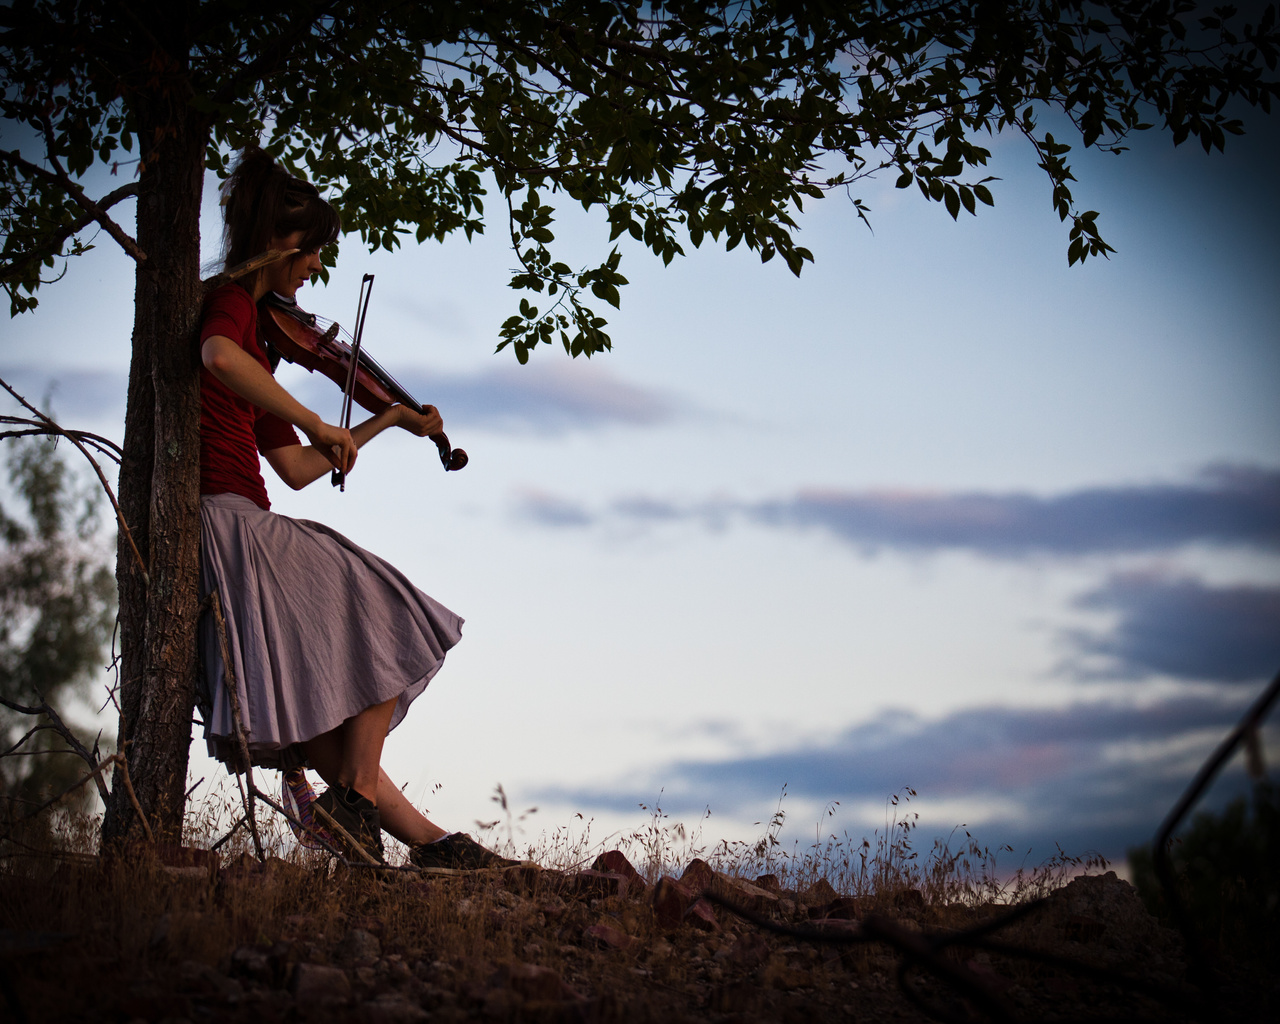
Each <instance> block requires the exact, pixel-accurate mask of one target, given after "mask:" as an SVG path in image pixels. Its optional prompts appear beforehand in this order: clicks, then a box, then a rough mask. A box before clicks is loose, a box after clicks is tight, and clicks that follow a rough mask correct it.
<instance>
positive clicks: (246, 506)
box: [200, 149, 513, 868]
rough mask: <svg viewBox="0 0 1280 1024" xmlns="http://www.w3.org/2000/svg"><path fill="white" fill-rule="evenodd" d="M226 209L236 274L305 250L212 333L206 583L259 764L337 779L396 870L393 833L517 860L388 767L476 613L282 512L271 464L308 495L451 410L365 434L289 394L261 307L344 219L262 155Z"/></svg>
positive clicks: (428, 853) (220, 692)
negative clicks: (453, 820)
mask: <svg viewBox="0 0 1280 1024" xmlns="http://www.w3.org/2000/svg"><path fill="white" fill-rule="evenodd" d="M224 209H225V212H224V218H225V262H226V266H227V267H233V266H236V265H237V264H239V263H242V262H244V261H245V260H247V259H249V258H251V257H253V256H255V255H257V254H259V253H262V252H265V251H267V250H269V249H277V250H287V249H296V250H298V252H297V254H296V255H294V256H292V257H291V258H286V259H283V260H279V261H277V262H276V263H274V264H271V265H269V266H267V267H265V268H264V269H262V270H259V271H257V272H256V273H254V274H251V275H247V276H245V277H243V278H241V279H240V280H238V281H235V282H233V283H231V284H227V285H224V286H223V287H221V288H219V289H217V290H216V291H214V292H213V293H211V294H210V296H209V298H208V300H207V301H206V304H205V308H204V314H203V320H202V323H201V328H200V355H201V359H202V361H203V364H204V369H203V371H202V373H201V412H200V432H201V438H200V491H201V499H200V505H201V590H202V592H203V593H208V592H209V591H211V590H213V589H215V588H216V589H217V591H218V594H219V599H220V601H221V604H222V608H223V610H224V615H225V619H226V628H227V634H228V641H229V649H230V660H231V662H232V665H231V666H230V667H231V669H232V673H231V676H230V677H229V678H234V681H235V686H236V687H237V690H238V696H239V704H240V714H241V717H242V720H243V722H244V726H245V731H246V734H247V740H248V745H249V756H250V760H251V761H252V762H253V763H254V764H257V765H262V766H266V767H276V768H280V769H281V770H288V769H293V768H297V767H299V766H301V765H309V766H310V767H312V768H314V769H315V770H316V772H318V773H319V775H320V776H321V778H323V779H324V780H325V782H327V783H328V785H329V788H328V790H326V791H325V792H324V793H323V794H321V795H320V797H319V798H318V799H317V800H316V801H315V805H314V807H315V809H316V810H317V811H318V812H319V814H318V817H319V818H320V819H321V822H328V823H330V824H336V825H338V826H340V827H341V829H342V830H344V831H345V832H346V833H347V834H348V835H349V836H351V837H352V838H353V839H354V840H355V841H356V842H357V843H359V845H360V846H361V847H362V851H353V852H357V853H359V852H363V853H366V854H369V855H371V856H372V857H373V858H374V859H376V860H381V859H382V838H381V830H382V829H386V831H387V832H389V833H390V834H391V835H393V836H395V837H396V838H397V839H399V840H401V841H402V842H404V843H406V844H407V845H408V846H409V848H410V858H411V860H412V862H413V863H415V864H417V865H418V866H420V867H448V868H478V867H491V866H500V865H502V864H509V863H513V862H511V861H505V860H503V859H501V858H499V857H497V856H496V855H495V854H493V853H491V852H489V851H488V850H486V849H484V848H483V847H482V846H480V845H479V844H477V843H475V842H474V841H473V840H472V839H471V838H470V837H469V836H466V835H464V834H462V833H448V832H446V831H445V830H444V829H442V828H440V827H438V826H437V825H435V824H433V823H432V822H431V821H429V820H428V819H427V818H426V817H425V816H424V815H422V814H421V813H420V812H419V811H418V810H417V809H416V808H415V807H414V806H413V805H412V804H411V803H410V802H409V801H408V800H407V799H406V798H405V796H404V795H403V794H402V793H401V791H400V790H399V789H398V788H397V787H396V786H395V784H394V783H392V782H391V780H390V779H389V778H388V777H387V775H386V773H385V772H384V771H383V770H382V768H381V757H382V746H383V742H384V740H385V739H386V736H387V733H388V732H389V731H390V730H391V729H392V728H394V727H395V726H396V725H398V724H399V723H400V721H401V720H402V719H403V718H404V715H405V712H406V711H407V710H408V707H409V704H410V703H411V702H412V701H413V700H414V699H415V698H416V697H417V696H418V695H419V694H421V693H422V692H423V690H425V689H426V687H427V684H428V683H429V682H430V681H431V679H432V677H433V676H434V675H435V674H436V672H437V671H438V670H439V669H440V666H441V664H442V663H443V660H444V656H445V654H446V652H447V651H448V650H449V649H450V648H451V647H453V646H454V644H456V643H457V642H458V640H459V639H460V638H461V627H462V619H461V618H459V617H458V616H457V615H455V614H454V613H453V612H451V611H449V609H447V608H445V607H444V606H443V605H441V604H439V603H438V602H437V601H435V600H433V599H432V598H430V597H428V596H427V595H426V594H424V593H422V591H420V590H418V589H417V588H416V587H415V586H414V585H413V584H412V583H410V582H409V580H408V579H406V578H405V577H404V576H403V575H402V574H401V573H400V572H399V571H398V570H396V569H395V568H394V567H393V566H391V565H390V564H388V563H387V562H385V561H383V560H382V559H381V558H378V557H377V556H376V555H373V554H370V553H369V552H367V551H365V550H363V549H362V548H360V547H358V546H356V545H355V544H354V543H352V542H351V541H350V540H348V539H347V538H346V537H343V536H342V535H341V534H338V533H336V532H334V531H332V530H330V529H328V528H327V527H324V526H322V525H320V524H318V523H313V522H308V521H305V520H295V519H289V518H287V517H285V516H280V515H276V514H274V513H272V512H271V511H270V501H269V500H268V499H267V492H266V486H265V484H264V482H263V478H262V474H261V470H260V462H259V455H261V457H262V458H263V459H265V460H266V462H267V464H268V465H269V466H271V468H272V469H273V470H274V471H275V473H276V475H277V476H279V477H280V479H281V480H283V481H284V482H285V483H286V484H288V485H289V486H290V487H292V488H294V489H295V490H296V489H300V488H302V487H306V486H307V485H308V484H310V483H313V482H314V481H315V480H317V479H319V478H320V477H322V476H325V475H327V474H328V473H329V472H330V470H331V469H338V470H339V471H341V472H343V473H346V472H350V470H351V469H352V467H353V466H354V465H355V462H356V455H357V452H358V450H359V449H360V447H361V446H362V445H364V444H366V443H368V442H369V441H371V440H372V439H373V438H374V437H376V436H377V435H378V434H380V433H381V432H382V431H384V430H386V429H387V428H388V427H393V426H394V427H402V428H403V429H405V430H408V431H409V432H411V433H413V434H416V435H418V436H422V437H425V436H428V435H431V434H439V433H440V432H441V430H442V423H441V420H440V415H439V413H438V412H437V411H436V410H435V409H434V408H432V407H431V406H424V407H422V411H421V412H418V411H415V410H413V409H410V408H408V407H407V406H405V405H400V404H396V405H391V406H389V407H388V408H386V409H385V410H384V411H383V412H381V413H379V414H378V415H375V416H373V417H371V418H370V419H367V420H365V421H364V422H363V423H360V424H359V425H357V426H355V427H352V428H351V429H350V430H348V429H345V428H343V427H340V426H336V425H334V424H332V423H327V422H325V421H324V420H323V419H322V418H321V417H320V416H318V415H317V414H316V413H314V412H312V411H311V410H310V409H308V408H306V407H305V406H304V405H302V404H301V403H300V402H298V401H297V400H296V399H295V398H294V397H293V396H292V395H290V394H289V392H288V391H286V390H285V389H284V388H283V387H281V386H280V384H278V383H277V382H276V379H275V377H274V376H273V367H272V365H271V363H270V361H269V360H268V358H267V355H266V352H265V349H264V347H263V344H262V338H261V336H260V334H259V329H258V323H259V311H258V305H257V304H258V303H259V301H260V300H262V299H263V297H264V296H266V295H268V294H270V293H272V292H274V293H276V294H278V295H279V296H281V297H282V298H284V299H286V300H291V299H293V297H294V295H295V293H296V292H297V291H298V289H299V288H300V287H301V286H302V285H304V284H306V282H307V281H308V280H309V279H310V278H311V277H312V275H314V274H315V273H317V272H318V271H319V270H320V258H319V253H320V249H321V248H322V247H323V246H325V245H331V244H333V243H334V242H335V241H336V239H337V237H338V233H339V228H340V225H339V222H338V216H337V213H336V211H334V209H333V208H332V207H331V206H330V205H329V204H328V203H326V202H325V201H324V200H323V199H322V198H321V197H320V194H319V192H318V191H317V190H316V188H315V187H314V186H313V185H311V184H309V183H308V182H305V181H303V180H301V179H299V178H295V177H293V176H291V175H290V174H288V173H287V172H286V171H285V170H284V169H283V168H281V167H279V166H278V165H277V164H276V163H275V161H274V160H272V158H271V157H270V156H268V155H267V154H266V153H264V152H263V151H261V150H258V149H250V150H247V151H246V152H245V153H244V154H243V156H242V158H241V160H240V162H239V164H238V166H237V167H236V169H235V171H234V172H233V174H232V176H231V178H230V179H229V180H228V181H227V183H226V185H225V186H224ZM297 431H301V432H302V433H303V434H304V435H305V436H306V439H307V440H308V441H309V442H310V444H308V445H304V444H302V442H301V440H300V439H299V437H298V434H297ZM209 620H210V617H209V616H206V621H205V622H204V623H203V624H202V630H201V646H202V651H203V660H204V666H205V689H206V691H207V692H206V693H205V694H204V695H203V697H202V701H201V703H202V709H203V711H204V719H205V723H206V724H205V735H206V740H207V741H208V744H209V749H210V753H211V754H212V755H214V756H215V757H217V758H218V759H219V760H222V761H224V762H226V763H227V764H228V765H234V764H235V763H236V761H238V760H239V756H238V753H237V751H236V747H235V744H234V743H233V742H232V736H233V726H232V722H231V714H232V711H231V704H230V701H229V697H228V694H227V690H226V687H225V686H223V685H222V680H223V678H224V665H223V661H222V654H221V647H220V643H219V639H218V636H217V634H216V631H215V629H216V627H215V626H214V625H213V623H212V622H211V621H209ZM339 834H340V833H339Z"/></svg>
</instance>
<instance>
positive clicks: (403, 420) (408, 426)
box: [395, 405, 444, 437]
mask: <svg viewBox="0 0 1280 1024" xmlns="http://www.w3.org/2000/svg"><path fill="white" fill-rule="evenodd" d="M395 409H396V411H397V419H396V426H398V427H403V428H404V429H405V430H407V431H409V433H411V434H417V435H418V437H428V436H430V435H431V434H441V433H443V432H444V420H442V419H441V418H440V413H439V412H437V411H436V407H435V406H434V405H424V406H423V407H422V412H420V413H419V412H414V411H413V410H412V409H410V408H409V407H408V406H407V405H397V406H395Z"/></svg>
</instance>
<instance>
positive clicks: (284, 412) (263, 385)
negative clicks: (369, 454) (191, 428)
mask: <svg viewBox="0 0 1280 1024" xmlns="http://www.w3.org/2000/svg"><path fill="white" fill-rule="evenodd" d="M200 359H201V361H202V362H203V363H204V366H205V369H207V370H208V371H209V372H210V373H211V374H213V375H214V376H215V377H216V378H217V379H218V380H220V381H221V382H222V383H223V384H225V385H226V386H227V387H229V388H230V389H231V390H232V391H234V392H235V393H236V394H237V395H239V396H240V397H241V398H243V399H245V401H248V402H252V403H253V404H254V405H256V406H258V407H259V408H260V409H265V410H266V411H267V412H270V413H274V414H275V415H276V416H279V417H280V418H281V419H282V420H285V421H287V422H289V423H292V424H293V425H294V426H295V427H297V428H298V429H299V430H301V431H302V432H303V433H304V434H306V435H307V439H308V440H309V441H310V442H311V443H312V444H313V445H315V447H316V448H317V450H319V451H320V452H321V453H323V454H324V455H325V457H326V458H328V459H329V461H330V462H331V463H332V464H333V465H334V466H335V467H336V468H338V469H341V470H343V471H344V472H349V471H350V470H351V467H352V466H353V465H355V461H356V442H355V439H354V438H352V436H351V431H349V430H345V429H343V428H342V427H338V426H334V425H333V424H331V423H326V422H324V420H322V419H321V418H320V417H319V416H317V415H316V414H315V413H314V412H312V411H311V410H310V409H308V408H307V407H306V406H305V405H303V404H302V403H301V402H299V401H298V400H297V399H296V398H294V397H293V395H291V394H289V392H287V391H286V390H285V389H284V388H282V387H281V386H280V384H279V383H278V382H277V381H276V379H275V377H273V376H271V374H270V373H268V372H267V371H266V369H264V368H263V366H262V364H261V363H259V362H258V361H257V360H256V359H254V358H253V357H252V356H251V355H249V353H247V352H246V351H245V350H244V349H242V348H241V347H240V346H239V345H237V344H236V343H235V342H234V341H232V340H231V339H230V338H227V337H223V336H222V335H220V334H215V335H212V336H211V337H208V338H206V339H205V341H204V344H203V345H201V346H200Z"/></svg>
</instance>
